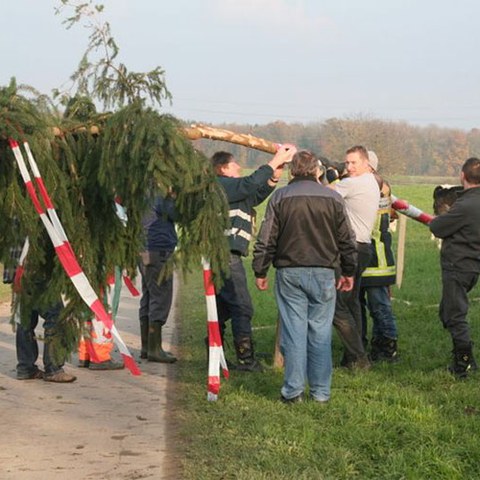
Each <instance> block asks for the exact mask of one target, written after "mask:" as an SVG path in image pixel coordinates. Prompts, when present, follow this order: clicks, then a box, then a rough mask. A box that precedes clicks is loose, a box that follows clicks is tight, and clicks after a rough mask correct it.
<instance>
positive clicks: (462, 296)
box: [439, 269, 479, 348]
mask: <svg viewBox="0 0 480 480" xmlns="http://www.w3.org/2000/svg"><path fill="white" fill-rule="evenodd" d="M478 275H479V274H478V273H473V272H460V271H453V270H443V269H442V300H441V302H440V309H439V313H440V320H441V321H442V323H443V326H444V327H445V328H446V329H447V330H448V331H449V332H450V335H451V336H452V340H453V344H454V347H456V348H468V347H469V346H470V345H471V341H472V340H471V337H470V328H469V325H468V322H467V313H468V296H467V294H468V292H470V290H472V288H473V287H474V286H475V285H476V283H477V281H478Z"/></svg>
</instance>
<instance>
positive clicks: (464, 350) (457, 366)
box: [448, 343, 477, 378]
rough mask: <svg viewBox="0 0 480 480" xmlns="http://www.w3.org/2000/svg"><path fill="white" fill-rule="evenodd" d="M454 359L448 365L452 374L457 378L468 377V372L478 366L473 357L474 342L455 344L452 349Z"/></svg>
mask: <svg viewBox="0 0 480 480" xmlns="http://www.w3.org/2000/svg"><path fill="white" fill-rule="evenodd" d="M452 354H453V361H452V363H451V365H450V366H449V367H448V370H449V372H450V373H451V374H453V375H455V377H457V378H466V377H467V376H468V374H469V373H470V372H471V371H473V370H475V369H476V368H477V363H476V362H475V359H474V358H473V353H472V344H471V343H470V344H469V345H468V344H464V345H455V344H454V347H453V350H452Z"/></svg>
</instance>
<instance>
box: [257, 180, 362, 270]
mask: <svg viewBox="0 0 480 480" xmlns="http://www.w3.org/2000/svg"><path fill="white" fill-rule="evenodd" d="M272 242H274V243H275V255H274V257H273V264H274V266H275V267H276V268H282V267H307V266H313V267H326V268H336V267H337V266H338V265H339V253H341V254H342V258H344V265H343V267H344V268H345V269H346V270H347V274H348V273H352V272H353V270H354V266H355V246H354V244H353V234H352V231H351V228H350V224H349V222H348V219H347V217H346V210H345V205H344V202H343V200H342V199H341V197H340V196H339V195H338V194H337V193H335V192H333V191H332V190H330V189H328V188H326V187H324V186H322V185H320V184H319V183H317V182H316V181H315V179H313V178H311V179H310V178H308V179H307V178H301V177H300V178H295V179H294V180H292V182H291V183H290V184H289V185H288V186H287V187H284V188H281V189H280V190H277V191H276V192H275V193H274V194H273V195H272V198H271V199H270V202H269V205H268V207H267V211H266V214H265V219H264V221H263V224H262V229H261V231H260V234H259V238H258V241H257V246H258V247H260V248H262V245H263V246H264V247H265V252H264V253H265V255H264V256H261V255H257V256H256V258H255V262H256V263H257V265H258V266H260V265H261V264H265V265H266V264H268V263H269V261H270V260H272V257H271V253H270V246H269V245H272ZM262 257H263V258H262ZM254 269H255V271H257V268H256V267H255V266H254ZM260 269H261V268H260Z"/></svg>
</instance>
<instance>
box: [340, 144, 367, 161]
mask: <svg viewBox="0 0 480 480" xmlns="http://www.w3.org/2000/svg"><path fill="white" fill-rule="evenodd" d="M349 153H358V154H360V157H362V159H363V160H365V161H367V162H368V151H367V149H366V148H365V147H364V146H363V145H355V146H354V147H350V148H349V149H348V150H347V151H346V152H345V155H348V154H349Z"/></svg>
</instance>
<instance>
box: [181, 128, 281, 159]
mask: <svg viewBox="0 0 480 480" xmlns="http://www.w3.org/2000/svg"><path fill="white" fill-rule="evenodd" d="M183 132H184V133H185V136H186V137H187V138H188V139H190V140H199V139H200V138H208V139H210V140H221V141H223V142H229V143H236V144H237V145H243V146H244V147H248V148H254V149H255V150H261V151H262V152H267V153H276V151H277V150H278V144H276V143H273V142H270V141H268V140H264V139H263V138H258V137H254V136H253V135H249V134H244V133H234V132H231V131H230V130H224V129H222V128H213V127H207V126H205V125H191V126H190V127H188V128H184V129H183Z"/></svg>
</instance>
